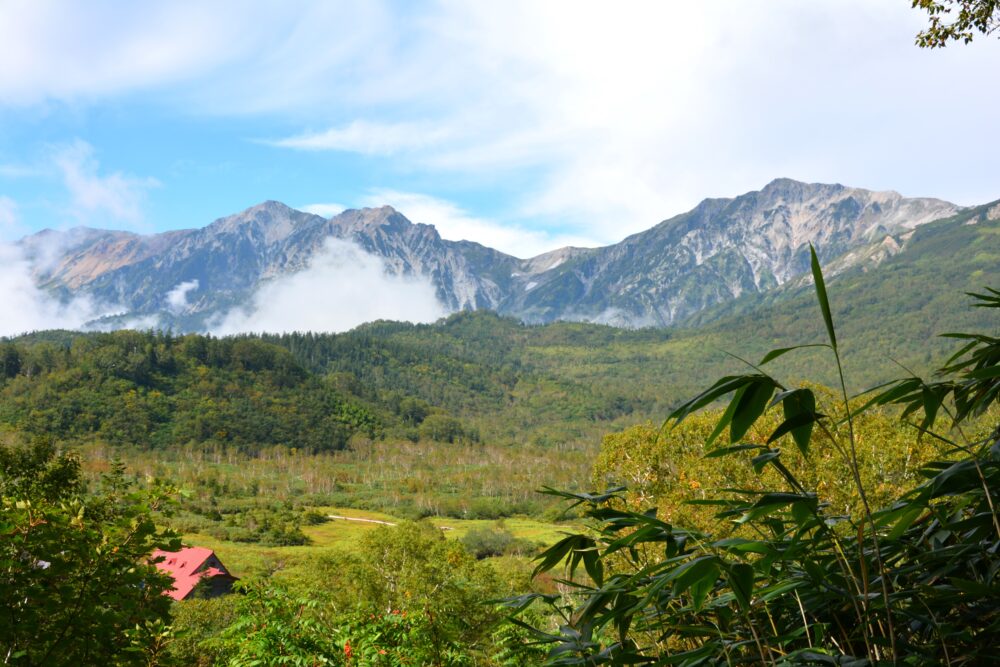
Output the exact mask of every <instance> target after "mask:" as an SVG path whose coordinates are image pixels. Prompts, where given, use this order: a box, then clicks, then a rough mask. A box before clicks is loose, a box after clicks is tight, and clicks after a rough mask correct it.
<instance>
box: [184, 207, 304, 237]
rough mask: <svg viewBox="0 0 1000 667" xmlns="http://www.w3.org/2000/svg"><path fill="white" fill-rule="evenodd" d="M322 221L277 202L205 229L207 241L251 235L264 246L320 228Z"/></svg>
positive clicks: (223, 220)
mask: <svg viewBox="0 0 1000 667" xmlns="http://www.w3.org/2000/svg"><path fill="white" fill-rule="evenodd" d="M322 222H323V218H321V217H320V216H318V215H313V214H311V213H304V212H302V211H298V210H296V209H294V208H291V207H290V206H287V205H285V204H282V203H281V202H279V201H270V200H269V201H265V202H262V203H260V204H257V205H256V206H251V207H250V208H248V209H246V210H244V211H241V212H239V213H236V214H234V215H230V216H226V217H224V218H219V219H218V220H216V221H214V222H212V223H211V224H210V225H208V226H207V227H205V229H204V230H203V232H204V234H205V235H206V236H208V237H219V236H228V235H240V236H242V235H252V236H255V237H258V238H260V239H261V240H263V241H264V242H265V243H267V244H268V245H272V244H274V243H278V242H280V241H283V240H285V239H287V238H288V237H289V236H290V235H291V234H292V233H294V232H295V231H296V230H297V229H299V228H301V227H303V226H307V225H310V224H311V225H317V224H322Z"/></svg>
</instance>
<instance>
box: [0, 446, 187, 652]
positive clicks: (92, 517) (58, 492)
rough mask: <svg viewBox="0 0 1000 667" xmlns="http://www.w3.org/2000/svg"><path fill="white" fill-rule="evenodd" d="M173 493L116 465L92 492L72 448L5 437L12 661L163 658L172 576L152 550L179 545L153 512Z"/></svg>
mask: <svg viewBox="0 0 1000 667" xmlns="http://www.w3.org/2000/svg"><path fill="white" fill-rule="evenodd" d="M170 493H171V490H170V489H166V488H161V487H154V488H152V489H150V490H148V491H137V490H135V489H134V488H133V486H132V484H131V483H130V481H129V480H128V479H127V478H126V477H125V474H124V469H123V468H122V467H121V466H115V467H114V468H113V469H112V470H111V472H110V473H109V474H107V475H105V476H104V478H103V480H102V483H101V486H100V488H99V490H98V492H97V493H95V494H86V493H84V492H83V489H82V485H81V482H80V465H79V461H78V460H77V459H76V457H74V456H73V455H70V454H61V453H58V452H57V451H56V450H55V449H54V448H53V447H52V446H51V445H50V444H49V443H48V442H46V441H44V440H41V441H36V442H34V443H32V445H31V446H14V447H0V535H2V536H3V538H2V539H0V572H2V573H3V574H2V575H0V608H2V609H3V610H4V621H3V622H2V623H0V655H2V656H3V660H4V664H8V665H45V666H48V665H147V664H156V661H157V659H158V658H157V656H158V654H160V653H161V649H162V645H161V640H162V639H163V638H164V636H165V634H168V630H167V629H166V625H167V623H169V618H170V617H169V608H170V599H169V598H168V597H166V596H165V595H164V594H163V592H164V591H165V590H166V589H167V588H169V587H170V585H171V583H172V582H171V580H170V578H169V576H166V575H164V574H162V573H160V572H159V571H158V570H157V569H156V568H155V567H154V566H153V565H152V564H150V563H149V555H150V553H151V552H152V551H153V550H154V549H156V548H165V549H172V550H176V549H177V548H178V547H179V546H180V543H179V541H178V540H177V539H176V537H175V536H174V535H172V534H170V533H169V532H165V531H163V530H161V529H159V528H158V527H157V524H156V521H155V518H154V513H155V512H157V511H159V510H162V509H164V508H165V507H166V505H167V503H168V502H169V500H170Z"/></svg>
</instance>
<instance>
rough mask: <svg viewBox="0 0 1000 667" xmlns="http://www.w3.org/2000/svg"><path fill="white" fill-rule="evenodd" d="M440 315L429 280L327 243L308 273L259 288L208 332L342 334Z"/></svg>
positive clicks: (442, 312) (337, 242)
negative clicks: (398, 273) (388, 322)
mask: <svg viewBox="0 0 1000 667" xmlns="http://www.w3.org/2000/svg"><path fill="white" fill-rule="evenodd" d="M445 314H447V313H446V310H445V309H444V307H443V306H442V305H441V303H440V302H439V301H438V300H437V297H436V296H435V291H434V287H433V286H432V285H431V283H430V281H429V280H427V279H422V278H414V277H408V276H396V275H391V274H388V273H387V272H386V270H385V266H384V265H383V263H382V262H381V260H379V259H378V258H377V257H374V256H373V255H370V254H368V253H366V252H364V251H363V250H361V249H360V248H359V247H358V246H356V245H355V244H353V243H349V242H347V241H342V240H339V239H327V240H326V243H325V245H324V247H323V248H322V250H321V251H320V252H318V253H317V254H316V255H315V256H314V257H313V259H312V261H311V262H310V265H309V267H308V268H306V269H305V270H303V271H300V272H298V273H294V274H290V275H287V276H282V277H279V278H277V279H275V280H273V281H271V282H268V283H265V284H264V285H262V286H261V287H260V288H259V289H258V290H257V292H256V293H255V294H254V296H253V298H252V300H251V302H250V304H249V305H248V306H247V307H245V308H242V307H238V308H234V309H233V310H231V311H229V312H228V313H226V314H225V315H224V316H222V317H220V318H219V319H218V320H216V321H215V322H213V323H212V324H210V326H209V329H210V331H211V332H212V333H214V334H217V335H229V334H236V333H244V332H274V333H280V332H288V331H346V330H348V329H351V328H353V327H356V326H358V325H359V324H363V323H365V322H371V321H373V320H379V319H390V320H405V321H408V322H432V321H434V320H436V319H438V318H439V317H442V316H444V315H445Z"/></svg>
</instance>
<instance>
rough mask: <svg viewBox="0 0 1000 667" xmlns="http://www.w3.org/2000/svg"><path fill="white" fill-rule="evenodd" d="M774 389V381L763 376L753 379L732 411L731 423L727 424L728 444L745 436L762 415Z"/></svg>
mask: <svg viewBox="0 0 1000 667" xmlns="http://www.w3.org/2000/svg"><path fill="white" fill-rule="evenodd" d="M774 389H775V386H774V380H772V379H771V378H768V377H763V376H758V377H756V378H754V382H753V384H751V385H750V386H748V387H747V388H746V391H745V392H744V393H743V395H742V396H740V398H739V401H738V403H737V405H736V408H735V410H734V411H733V418H732V422H731V423H730V424H729V441H730V442H736V441H737V440H740V439H741V438H742V437H743V436H744V435H746V432H747V431H749V430H750V427H751V426H753V424H754V422H756V421H757V419H758V418H759V417H760V416H761V415H762V414H763V413H764V410H765V409H766V408H767V402H768V401H769V400H771V394H773V393H774ZM733 400H734V401H735V400H736V399H735V398H734V399H733Z"/></svg>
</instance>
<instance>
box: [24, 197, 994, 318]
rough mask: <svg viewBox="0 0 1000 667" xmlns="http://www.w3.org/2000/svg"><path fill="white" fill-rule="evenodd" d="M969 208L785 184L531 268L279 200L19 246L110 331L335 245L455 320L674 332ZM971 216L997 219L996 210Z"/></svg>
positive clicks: (243, 286)
mask: <svg viewBox="0 0 1000 667" xmlns="http://www.w3.org/2000/svg"><path fill="white" fill-rule="evenodd" d="M964 210H968V209H963V207H960V206H957V205H955V204H951V203H949V202H946V201H942V200H939V199H930V198H906V197H903V196H901V195H899V194H898V193H895V192H874V191H869V190H864V189H860V188H851V187H845V186H842V185H827V184H815V183H802V182H798V181H794V180H791V179H784V178H782V179H777V180H774V181H772V182H771V183H769V184H767V185H766V186H765V187H763V188H762V189H761V190H759V191H754V192H749V193H746V194H743V195H740V196H737V197H734V198H719V199H706V200H704V201H702V202H701V203H700V204H698V205H697V206H696V207H695V208H693V209H692V210H690V211H688V212H686V213H683V214H681V215H677V216H674V217H672V218H669V219H666V220H664V221H663V222H661V223H659V224H657V225H656V226H654V227H652V228H651V229H648V230H646V231H644V232H641V233H638V234H634V235H632V236H629V237H627V238H625V239H624V240H622V241H621V242H619V243H616V244H613V245H609V246H605V247H599V248H575V247H566V248H559V249H556V250H553V251H551V252H547V253H544V254H542V255H539V256H536V257H531V258H518V257H514V256H511V255H508V254H505V253H502V252H500V251H497V250H494V249H492V248H489V247H486V246H483V245H481V244H479V243H475V242H472V241H452V240H446V239H443V238H441V236H440V234H439V233H438V231H437V230H436V229H435V228H434V227H433V226H432V225H428V224H422V223H414V222H411V221H410V220H408V219H407V218H406V217H405V216H404V215H403V214H402V213H400V212H399V211H396V210H395V209H393V208H391V207H388V206H384V207H381V208H365V209H359V210H347V211H344V212H343V213H340V214H339V215H336V216H333V217H332V218H329V219H327V218H323V217H321V216H317V215H313V214H310V213H305V212H302V211H297V210H295V209H292V208H290V207H288V206H286V205H284V204H282V203H280V202H275V201H268V202H264V203H262V204H258V205H256V206H253V207H251V208H248V209H246V210H245V211H242V212H240V213H237V214H234V215H231V216H228V217H225V218H221V219H219V220H216V221H214V222H212V223H211V224H209V225H207V226H205V227H202V228H196V229H183V230H177V231H170V232H165V233H161V234H153V235H141V234H136V233H131V232H124V231H110V230H100V229H90V228H74V229H71V230H66V231H52V230H45V231H42V232H39V233H37V234H34V235H32V236H28V237H25V238H24V239H22V240H21V241H20V242H19V243H20V246H21V248H22V249H23V250H24V252H25V254H26V255H27V256H28V258H29V259H30V260H31V263H32V266H33V272H34V273H33V275H34V279H35V281H36V283H37V284H38V285H39V286H40V287H42V288H43V289H46V290H48V291H50V292H52V293H54V294H57V295H59V296H60V298H63V299H68V298H71V297H74V296H86V297H89V298H90V299H92V300H94V301H95V302H99V303H105V304H115V305H116V306H117V307H118V308H119V309H120V312H118V313H116V314H115V315H114V316H110V317H106V318H105V321H104V322H102V323H99V324H102V325H103V326H114V325H116V324H124V323H128V322H130V321H136V320H137V319H141V318H147V321H149V318H154V319H155V321H156V322H157V324H158V325H159V326H170V327H173V328H174V329H175V330H181V331H197V330H203V329H205V328H206V327H208V326H209V324H210V323H211V322H212V321H213V318H214V319H217V318H219V317H220V316H221V315H222V314H224V313H225V312H227V311H229V310H230V309H232V308H234V307H239V306H244V305H245V304H247V303H249V302H250V300H251V299H252V297H253V295H254V294H255V293H256V292H257V290H259V289H260V288H261V287H262V286H263V285H266V284H268V283H269V282H271V281H274V280H277V279H280V278H281V277H283V276H288V275H291V274H295V273H297V272H300V271H303V270H305V269H307V268H308V267H309V266H310V264H311V262H312V261H313V260H314V259H315V258H316V257H317V256H318V254H319V253H321V252H322V251H323V249H324V247H325V244H326V243H327V242H328V241H327V239H330V238H334V239H342V240H345V241H350V242H353V243H354V244H356V245H357V246H359V247H360V248H361V249H362V250H364V251H365V252H367V253H370V254H371V255H374V256H376V257H377V258H379V259H380V260H381V261H382V262H383V263H384V266H385V271H386V272H387V273H389V274H394V275H397V276H408V277H413V278H418V279H422V280H427V281H429V282H430V284H431V285H432V286H433V289H434V291H435V293H436V296H437V299H438V301H439V302H440V303H441V305H442V306H443V309H444V310H447V311H458V310H478V309H490V310H495V311H497V312H499V313H502V314H507V315H511V316H515V317H517V318H520V319H522V320H524V321H525V322H529V323H544V322H551V321H555V320H575V321H589V322H597V323H605V324H612V325H616V326H626V327H640V326H668V325H677V324H681V323H684V322H685V321H687V320H689V319H690V318H692V317H694V316H697V315H698V314H700V313H703V312H705V311H706V310H711V309H712V308H713V307H718V306H719V304H725V303H728V302H731V301H732V300H734V299H736V298H738V297H741V296H743V295H754V294H768V293H771V292H773V291H774V290H775V289H776V288H780V287H782V286H785V285H791V284H794V283H795V282H796V281H797V280H799V279H801V278H802V277H803V276H804V275H805V274H807V273H808V258H809V250H808V249H809V245H810V244H813V245H814V246H815V247H816V249H817V251H818V253H819V256H820V258H821V260H822V261H823V262H824V265H825V266H827V267H828V272H830V273H831V274H836V273H839V272H844V271H848V270H851V269H856V268H857V269H862V270H866V269H868V268H870V267H873V266H877V265H878V264H880V263H881V262H883V261H884V260H885V259H886V258H888V257H892V256H894V255H897V254H899V253H901V252H904V251H905V249H906V248H907V244H908V243H909V241H910V239H911V237H912V235H913V233H914V230H915V229H916V228H917V227H919V226H922V225H925V224H927V223H930V222H933V221H935V220H940V219H944V218H949V217H952V216H955V215H957V214H960V213H962V212H963V211H964ZM977 215H978V216H979V218H981V219H983V220H997V219H1000V205H990V206H986V207H983V208H982V212H981V214H977ZM979 218H977V219H979ZM974 221H975V220H973V222H974ZM334 287H335V286H331V288H334ZM178 294H179V295H180V296H179V297H178Z"/></svg>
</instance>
